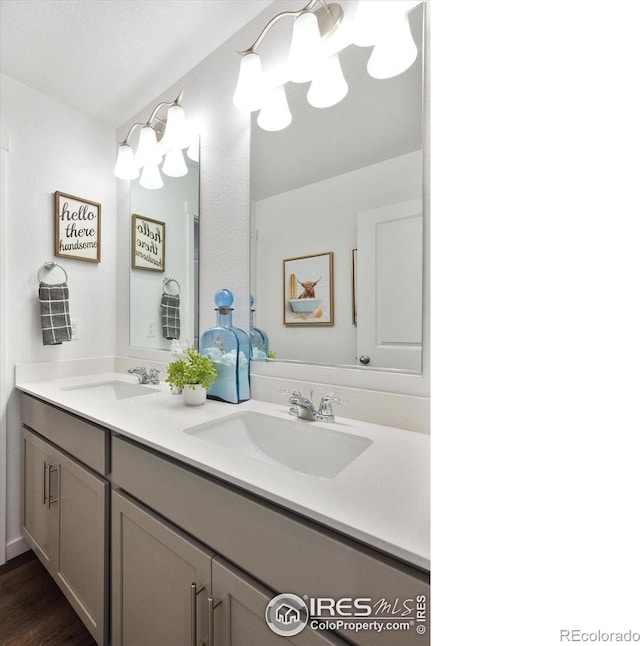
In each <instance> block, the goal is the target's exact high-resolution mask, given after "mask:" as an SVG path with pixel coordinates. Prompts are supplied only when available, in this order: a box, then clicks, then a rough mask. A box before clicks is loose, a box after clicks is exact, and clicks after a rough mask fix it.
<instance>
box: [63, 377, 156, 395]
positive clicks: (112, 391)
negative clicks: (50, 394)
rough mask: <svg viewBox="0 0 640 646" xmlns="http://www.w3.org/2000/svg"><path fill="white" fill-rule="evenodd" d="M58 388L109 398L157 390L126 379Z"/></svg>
mask: <svg viewBox="0 0 640 646" xmlns="http://www.w3.org/2000/svg"><path fill="white" fill-rule="evenodd" d="M60 390H84V391H85V392H86V393H87V394H91V395H100V396H101V397H106V398H109V399H128V398H129V397H141V396H142V395H151V394H153V393H157V392H159V390H158V388H149V386H143V385H142V384H131V383H129V382H127V381H98V382H95V383H92V384H82V385H81V386H66V387H65V388H61V389H60Z"/></svg>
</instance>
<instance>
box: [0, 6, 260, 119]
mask: <svg viewBox="0 0 640 646" xmlns="http://www.w3.org/2000/svg"><path fill="white" fill-rule="evenodd" d="M271 3H272V2H271V0H251V1H244V0H0V69H1V70H2V72H3V73H4V74H6V75H8V76H11V77H12V78H14V79H16V80H17V81H20V82H22V83H24V84H25V85H28V86H30V87H32V88H34V89H36V90H38V91H40V92H42V93H44V94H46V95H48V96H50V97H51V98H53V99H56V100H57V101H60V102H61V103H65V104H67V105H69V106H72V107H73V108H75V109H77V110H79V111H81V112H84V113H86V114H89V115H91V116H93V117H95V118H96V119H98V120H99V121H102V122H104V123H106V124H109V125H112V126H114V127H117V126H120V125H122V124H123V123H124V122H125V121H127V119H129V118H130V117H131V116H132V115H134V114H136V113H137V112H138V111H139V110H140V109H142V108H143V107H144V106H146V105H147V104H148V103H150V102H151V101H153V100H154V99H155V97H157V96H158V95H159V94H161V93H162V92H163V91H164V90H165V89H166V88H167V87H169V86H170V85H172V84H173V83H175V82H176V81H177V80H178V79H180V78H181V77H182V76H184V74H186V73H187V72H188V71H189V70H190V69H191V68H192V67H194V65H196V64H197V63H199V62H200V61H201V60H202V59H204V58H206V57H207V56H208V55H209V54H210V53H211V52H212V51H213V50H214V49H216V48H217V47H218V46H219V45H220V44H222V43H223V42H224V41H225V40H227V39H228V38H229V37H230V36H231V35H232V34H233V33H234V32H236V31H237V30H238V29H239V28H240V27H241V26H243V25H245V24H246V23H247V22H249V20H251V19H252V18H253V17H254V16H256V15H257V14H258V13H260V12H261V11H262V10H263V9H264V8H265V7H267V6H268V5H270V4H271Z"/></svg>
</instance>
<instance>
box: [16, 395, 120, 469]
mask: <svg viewBox="0 0 640 646" xmlns="http://www.w3.org/2000/svg"><path fill="white" fill-rule="evenodd" d="M21 410H22V421H23V423H24V424H25V425H26V426H28V427H29V428H31V429H33V430H34V431H37V432H38V433H39V434H40V435H42V436H43V437H46V438H47V439H48V440H50V441H51V442H53V443H54V444H56V445H57V446H59V447H60V448H61V449H64V450H65V451H67V452H68V453H70V454H71V455H73V456H74V457H75V458H77V459H78V460H80V461H81V462H83V463H84V464H86V465H87V466H88V467H91V468H92V469H93V470H94V471H97V472H98V473H100V474H102V475H107V474H108V473H109V432H108V431H107V430H106V429H104V428H102V427H100V426H96V425H94V424H91V423H89V422H86V421H84V420H82V419H80V418H79V417H76V416H75V415H72V414H71V413H66V412H64V411H62V410H60V409H59V408H56V407H55V406H51V405H50V404H45V403H44V402H43V401H40V400H39V399H36V398H35V397H31V396H30V395H25V394H23V395H22V406H21Z"/></svg>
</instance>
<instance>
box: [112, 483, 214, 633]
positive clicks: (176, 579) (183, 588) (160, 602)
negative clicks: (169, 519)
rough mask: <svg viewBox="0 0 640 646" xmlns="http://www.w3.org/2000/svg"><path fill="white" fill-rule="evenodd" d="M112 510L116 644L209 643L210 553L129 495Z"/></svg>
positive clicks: (117, 496)
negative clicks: (135, 501) (207, 637)
mask: <svg viewBox="0 0 640 646" xmlns="http://www.w3.org/2000/svg"><path fill="white" fill-rule="evenodd" d="M111 510H112V570H111V576H112V578H111V581H112V609H111V611H112V643H113V645H114V646H145V645H149V646H162V645H166V646H177V645H180V646H187V645H195V644H197V645H198V646H200V645H201V644H203V643H206V642H207V639H206V636H207V597H210V596H211V557H212V554H211V553H210V552H208V551H207V550H205V549H204V548H201V547H200V546H199V545H197V544H196V543H195V542H193V541H192V540H190V539H189V538H188V537H187V536H186V535H184V534H183V533H182V532H180V531H179V530H178V529H176V528H174V527H172V526H170V525H168V524H167V523H166V522H164V521H163V520H161V519H160V518H159V517H158V516H156V515H155V514H153V513H152V512H150V511H148V510H146V509H143V508H142V507H141V506H139V505H138V504H136V503H134V502H133V501H132V500H131V499H130V498H128V497H127V496H125V495H122V494H120V493H116V492H113V494H112V498H111ZM194 630H195V633H196V634H195V635H194V634H193V632H194Z"/></svg>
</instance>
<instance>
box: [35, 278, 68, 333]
mask: <svg viewBox="0 0 640 646" xmlns="http://www.w3.org/2000/svg"><path fill="white" fill-rule="evenodd" d="M38 300H39V301H40V324H41V326H42V344H43V345H59V344H60V343H62V342H63V341H71V318H70V317H69V287H68V286H67V283H66V282H65V283H60V284H59V285H49V284H47V283H42V282H41V283H40V288H39V290H38Z"/></svg>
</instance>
